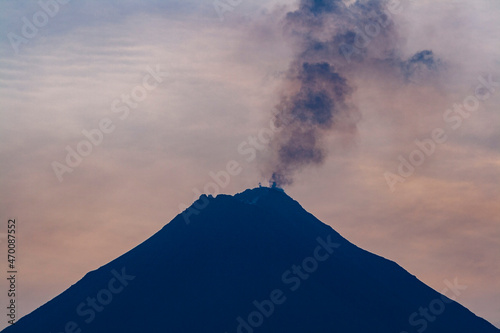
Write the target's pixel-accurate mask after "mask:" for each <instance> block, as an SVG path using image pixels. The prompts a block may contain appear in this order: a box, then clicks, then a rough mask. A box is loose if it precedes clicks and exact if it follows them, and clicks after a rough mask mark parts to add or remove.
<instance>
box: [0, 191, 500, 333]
mask: <svg viewBox="0 0 500 333" xmlns="http://www.w3.org/2000/svg"><path fill="white" fill-rule="evenodd" d="M198 201H199V202H198V209H197V212H198V214H191V215H190V219H189V224H187V223H186V220H185V218H184V217H185V216H183V213H181V214H179V215H177V216H176V217H175V218H174V219H173V220H172V221H171V222H170V223H168V224H166V225H165V226H164V227H163V228H162V229H161V230H159V231H158V232H157V233H155V234H154V235H153V236H151V237H150V238H149V239H147V240H146V241H144V242H143V243H141V244H139V245H138V246H136V247H134V248H133V249H131V250H130V251H128V252H126V253H125V254H123V255H122V256H120V257H118V258H116V259H115V260H113V261H111V262H110V263H108V264H106V265H104V266H102V267H100V268H98V269H97V270H94V271H91V272H89V273H87V274H86V275H85V276H84V277H83V278H82V279H81V280H80V281H78V282H77V283H75V284H74V285H72V286H71V287H70V288H68V289H67V290H66V291H65V292H63V293H61V294H60V295H58V296H56V297H55V298H54V299H52V300H51V301H49V302H48V303H46V304H45V305H43V306H41V307H40V308H38V309H37V310H35V311H34V312H32V313H31V314H29V315H27V316H25V317H23V318H21V319H20V320H19V322H18V323H17V324H16V325H15V326H12V327H9V328H7V329H5V330H4V331H2V332H7V333H15V332H28V331H30V332H32V331H33V330H34V329H36V330H35V331H36V332H52V333H56V332H57V333H60V332H65V333H66V332H69V333H79V332H80V331H78V330H81V332H95V333H99V332H109V331H110V330H111V331H125V332H142V331H148V332H165V331H169V332H195V331H197V332H198V331H201V332H228V333H229V332H245V333H248V332H253V331H255V332H280V331H287V332H332V331H333V330H334V331H336V332H350V333H353V332H354V333H357V332H365V331H366V330H371V331H375V332H396V333H399V332H408V333H410V332H417V331H418V329H423V328H424V326H425V331H426V332H430V333H433V332H440V333H443V332H454V333H456V332H464V333H465V332H470V331H474V332H484V333H489V332H500V330H498V329H496V328H494V327H493V326H492V325H491V324H489V323H487V322H486V321H485V320H484V319H481V318H479V317H477V316H475V315H474V314H472V313H471V312H470V311H469V310H467V309H466V308H464V307H462V306H461V305H459V304H458V303H456V302H454V301H452V300H450V299H449V298H447V297H445V296H441V295H440V294H439V293H437V292H436V291H434V290H433V289H431V288H429V287H428V286H426V285H425V284H423V283H422V282H420V281H419V280H418V279H417V278H416V277H415V276H414V275H411V274H410V273H408V272H407V271H406V270H404V269H403V268H402V267H400V266H399V265H398V264H397V263H395V262H393V261H390V260H387V259H385V258H383V257H380V256H377V255H375V254H372V253H370V252H368V251H365V250H363V249H361V248H359V247H357V246H356V245H354V244H352V243H350V242H349V241H348V240H346V239H345V238H343V237H342V236H341V235H340V234H338V233H337V232H336V231H335V230H333V228H331V227H330V226H328V225H326V224H324V223H323V222H321V221H320V220H318V219H317V218H315V217H314V216H313V215H312V214H310V213H308V212H307V211H306V210H305V209H304V208H303V207H302V206H301V205H300V204H299V203H298V202H297V201H295V200H293V199H292V198H290V197H289V196H288V195H286V194H285V193H284V192H282V191H281V190H278V189H273V188H256V189H249V190H246V191H244V192H242V193H239V194H236V195H234V196H229V195H218V196H217V197H215V198H214V197H209V196H201V197H200V198H199V199H198ZM207 202H208V204H206V205H205V206H204V207H203V208H202V209H199V207H202V205H200V204H201V203H207ZM195 204H196V202H195V203H194V204H193V206H192V207H195V206H194V205H195ZM188 209H189V208H188ZM322 244H336V245H338V246H337V247H334V246H333V245H330V247H328V245H326V247H325V246H323V245H322ZM318 249H319V250H318ZM321 249H322V250H321ZM330 250H331V253H330ZM316 254H317V256H316ZM326 254H328V258H327V259H326V260H324V261H320V258H325V257H326ZM309 258H311V259H309ZM314 260H315V261H316V263H314ZM313 268H314V269H313ZM307 269H308V270H307ZM306 275H307V278H306V277H305V276H306ZM132 277H133V278H132ZM122 287H123V288H122ZM294 288H295V289H294ZM118 290H120V291H119V292H114V291H118ZM276 290H279V291H281V293H282V294H281V297H277V295H278V293H274V296H275V297H274V298H273V297H272V296H273V294H272V292H273V291H276ZM109 295H111V299H109V297H108V296H109ZM106 297H108V298H106ZM284 298H285V301H283V299H284ZM89 299H90V301H89ZM271 299H275V300H278V302H280V301H283V302H282V303H280V304H277V303H272V304H274V305H273V306H274V308H273V312H272V314H271V315H269V317H267V316H266V315H265V314H266V313H265V311H260V317H262V320H260V317H259V316H258V315H256V314H255V313H257V312H259V310H258V307H257V306H256V305H255V304H259V305H262V304H264V305H268V307H267V309H268V310H269V309H270V305H269V304H271V303H269V300H271ZM108 301H109V302H108ZM266 301H268V302H267V303H266ZM432 302H434V303H432ZM104 303H106V304H104ZM82 304H83V305H82ZM429 304H435V305H436V304H437V305H440V304H443V306H444V307H445V308H444V310H443V311H442V313H440V314H439V315H438V316H437V315H434V314H433V312H431V313H430V315H429V317H426V315H424V314H420V311H419V310H420V308H422V307H423V306H426V307H429ZM94 305H97V306H94ZM435 305H434V306H435ZM101 308H102V309H101ZM437 309H438V308H435V310H437ZM78 310H80V311H78ZM264 310H265V306H264ZM428 311H429V310H428ZM268 312H270V310H269V311H268ZM414 313H417V316H414V320H413V322H410V318H411V316H412V315H413V314H414ZM252 314H253V316H254V317H251V316H252ZM428 314H429V313H428ZM256 316H257V317H256ZM433 317H435V318H433ZM252 318H254V319H255V318H257V319H259V320H258V321H253V322H252V321H251V319H252ZM426 318H433V319H432V320H431V319H426ZM261 321H262V322H261ZM251 323H253V324H257V323H258V325H255V326H254V325H252V324H251Z"/></svg>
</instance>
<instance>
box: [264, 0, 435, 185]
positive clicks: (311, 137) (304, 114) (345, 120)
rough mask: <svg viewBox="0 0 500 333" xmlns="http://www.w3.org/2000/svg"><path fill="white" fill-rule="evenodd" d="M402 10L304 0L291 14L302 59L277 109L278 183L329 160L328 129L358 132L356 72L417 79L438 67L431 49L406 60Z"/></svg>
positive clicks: (380, 1)
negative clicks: (399, 20) (398, 24)
mask: <svg viewBox="0 0 500 333" xmlns="http://www.w3.org/2000/svg"><path fill="white" fill-rule="evenodd" d="M398 10H401V8H397V7H395V6H394V4H392V3H390V2H389V1H384V0H366V1H361V0H358V1H356V2H355V3H353V4H351V5H346V4H345V3H344V2H343V1H342V0H301V1H300V4H299V8H298V10H296V11H293V12H289V13H287V15H286V17H285V19H284V34H285V38H287V40H290V41H291V42H292V45H293V47H294V50H295V57H294V59H293V61H292V62H291V64H290V66H289V69H288V73H287V76H286V80H285V82H284V85H283V94H282V97H281V100H280V102H279V103H278V105H277V106H276V109H275V113H274V118H275V123H276V125H277V126H279V127H280V129H281V130H280V131H279V133H278V134H277V135H276V136H275V137H274V139H273V141H272V142H271V151H272V153H273V156H272V159H271V160H272V165H271V172H270V178H271V179H270V180H271V182H274V183H276V184H277V185H279V186H284V185H289V184H291V183H292V182H293V176H294V174H295V173H296V172H297V171H300V170H301V169H302V168H304V167H307V166H310V165H320V164H322V163H323V162H324V161H325V158H326V155H327V147H325V142H324V141H325V140H324V138H325V135H326V134H327V133H329V132H332V131H337V132H339V133H348V134H354V133H355V132H356V128H357V123H358V122H359V120H360V119H361V116H360V115H361V114H362V110H358V109H357V107H356V105H355V104H354V103H353V101H352V98H351V97H352V94H353V92H354V90H355V87H353V86H352V83H351V81H352V80H351V79H352V77H353V76H354V75H356V73H359V72H360V71H364V70H376V69H378V70H382V71H384V72H390V73H391V75H394V79H401V80H402V81H403V82H407V83H411V82H415V80H422V79H423V78H425V76H426V73H427V72H432V71H435V70H436V68H437V67H438V65H439V61H437V60H435V59H434V55H433V53H432V51H429V50H424V51H421V52H418V53H416V54H415V55H414V56H412V57H410V58H409V59H407V60H403V59H402V58H401V56H400V51H399V50H398V45H399V44H400V38H399V36H398V34H397V31H396V28H395V24H394V22H393V19H392V18H393V16H394V15H397V12H398Z"/></svg>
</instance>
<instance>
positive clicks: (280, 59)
mask: <svg viewBox="0 0 500 333" xmlns="http://www.w3.org/2000/svg"><path fill="white" fill-rule="evenodd" d="M353 2H354V1H347V2H346V5H347V6H349V5H350V6H353ZM54 4H55V5H54ZM354 6H355V4H354ZM393 6H395V7H393V8H397V10H396V9H394V10H393V12H391V21H392V23H391V26H390V28H382V29H381V30H380V32H374V33H372V35H371V36H369V37H368V42H367V43H364V44H363V45H362V46H359V45H358V46H359V50H358V51H360V53H359V54H361V55H362V61H361V60H358V59H356V58H355V55H354V56H353V58H350V56H349V55H350V53H346V54H347V55H348V56H346V54H344V56H343V57H338V58H336V59H334V60H335V61H334V62H335V65H333V67H335V69H336V70H337V71H339V73H340V76H342V77H343V78H345V79H346V80H347V84H348V87H349V90H348V91H349V93H348V94H347V95H346V97H345V98H346V100H345V103H346V110H349V116H348V118H349V119H350V120H349V121H348V122H347V123H343V122H342V121H343V120H345V119H347V118H342V117H344V116H338V117H340V118H335V119H337V120H339V121H338V122H336V123H335V125H333V126H331V127H328V126H326V127H322V128H321V129H320V130H319V131H318V133H319V136H318V137H316V141H314V142H315V143H316V142H317V144H318V147H319V149H320V152H321V156H322V158H321V160H320V161H319V160H318V161H316V160H314V161H313V163H302V162H301V163H297V164H294V167H293V168H292V169H291V170H288V169H287V175H288V176H289V177H290V179H291V180H290V181H287V182H286V186H285V191H286V193H288V194H289V195H290V196H291V197H292V198H294V199H295V200H297V201H299V202H300V204H301V205H302V206H303V207H304V208H305V209H306V210H308V211H309V212H310V213H312V214H313V215H315V216H316V217H317V218H319V219H320V220H321V221H323V222H324V223H326V224H328V225H330V226H332V227H333V228H334V229H335V230H336V231H337V232H339V233H340V234H341V235H342V236H344V237H345V238H347V239H348V240H349V241H351V242H353V243H354V244H356V245H358V246H360V247H362V248H364V249H366V250H368V251H370V252H373V253H376V254H378V255H381V256H383V257H385V258H388V259H391V260H393V261H396V262H397V263H398V264H399V265H401V266H402V267H404V268H405V269H406V270H408V271H409V272H410V273H412V274H414V275H416V276H417V277H418V278H419V279H420V280H422V281H423V282H424V283H426V284H428V285H429V286H431V287H432V288H434V289H436V290H438V291H440V290H442V289H443V288H444V287H446V282H445V281H447V280H448V281H453V280H454V279H455V278H456V279H458V281H459V282H460V284H463V285H466V286H467V289H465V290H464V291H463V292H462V294H461V295H460V296H459V297H458V298H457V301H458V302H460V303H461V304H462V305H464V306H466V307H467V308H469V309H470V310H471V311H472V312H474V313H475V314H477V315H479V316H481V317H483V318H485V319H487V320H488V321H490V322H491V323H493V324H494V325H496V326H497V327H500V280H499V279H498V276H500V264H499V262H500V261H499V260H498V259H499V255H500V227H499V226H500V214H499V213H500V192H499V189H498V188H499V186H498V185H499V183H500V151H499V149H500V113H499V109H500V85H499V84H498V82H500V41H499V40H498V38H499V36H498V31H499V28H500V3H499V2H498V1H496V0H477V1H464V0H438V1H436V0H434V1H425V0H421V1H410V0H407V1H404V0H402V1H397V0H395V2H393ZM298 8H299V3H298V2H297V1H292V0H269V1H265V0H258V1H248V0H242V1H232V2H231V1H227V2H224V1H222V0H221V1H215V2H212V1H197V0H190V1H189V0H188V1H186V0H183V1H160V0H157V1H154V0H153V1H141V2H139V1H135V2H134V1H118V0H109V1H97V0H94V1H92V0H81V1H63V0H59V2H57V3H56V2H54V1H51V0H46V1H43V0H42V1H41V2H40V3H38V2H37V1H24V0H22V1H2V2H0V31H2V33H1V38H0V101H1V103H0V117H1V118H0V182H1V185H0V186H1V192H0V196H1V200H0V221H1V224H0V232H1V234H0V243H1V245H0V247H1V248H3V250H2V251H5V253H6V251H7V242H6V232H7V221H8V220H9V219H16V225H17V231H16V232H17V233H16V237H17V257H16V258H17V259H16V260H17V264H18V270H19V274H18V288H19V296H18V304H19V307H18V311H19V312H18V314H19V315H20V316H22V315H26V314H28V313H29V312H31V311H33V310H34V309H36V308H37V307H39V306H41V305H42V304H44V303H45V302H47V301H49V300H50V299H52V298H53V297H55V296H56V295H58V294H59V293H61V292H62V291H64V290H65V289H67V288H68V287H69V286H71V285H72V284H74V283H75V282H76V281H78V280H79V279H80V278H81V277H83V276H84V275H85V274H86V273H87V272H88V271H91V270H94V269H96V268H98V267H100V266H102V265H104V264H106V263H107V262H109V261H111V260H113V259H114V258H116V257H118V256H120V255H121V254H123V253H125V252H126V251H128V250H130V249H131V248H133V247H135V246H136V245H138V244H140V243H142V242H143V241H144V240H146V239H147V238H149V237H150V236H151V235H153V234H154V233H155V232H157V231H158V230H159V229H161V228H162V227H163V226H164V225H165V224H166V223H168V222H169V221H170V220H171V219H172V218H173V217H175V216H176V215H177V214H178V213H179V212H180V211H181V210H182V209H183V208H185V207H187V206H189V205H190V204H191V203H192V202H193V201H194V199H195V198H197V197H198V196H199V194H200V193H204V192H210V193H211V194H217V193H228V194H235V193H239V192H242V191H244V190H245V189H246V188H252V187H255V186H257V185H258V183H259V182H263V183H267V181H268V180H269V179H270V178H269V177H270V172H272V171H273V170H275V168H276V166H277V165H278V166H282V165H283V164H282V162H283V159H280V160H279V162H276V161H277V159H279V158H281V155H279V156H278V157H277V152H279V151H282V150H280V147H283V142H285V141H286V140H285V139H286V138H287V137H286V135H290V132H288V131H287V129H286V128H285V130H284V131H277V130H276V126H275V125H276V120H277V119H278V120H279V119H280V118H279V116H277V115H279V114H280V113H279V112H277V110H280V107H279V105H283V104H280V103H283V101H287V100H288V99H287V97H289V98H291V99H292V100H293V96H297V95H294V94H297V92H298V91H301V90H300V87H301V84H304V82H305V81H302V82H297V77H299V78H300V74H297V72H296V71H297V68H300V66H299V67H297V66H296V64H297V63H298V62H299V63H300V62H301V61H303V59H305V58H304V57H306V56H304V54H306V52H305V51H309V50H310V49H311V48H310V47H309V46H307V43H306V42H307V41H309V40H308V39H305V37H304V36H308V38H309V36H311V35H313V36H314V38H317V39H321V38H323V37H324V36H323V35H322V34H323V33H324V31H323V30H322V29H317V30H307V29H310V26H308V25H307V24H305V23H304V25H300V24H302V23H303V22H306V21H300V22H302V23H300V22H299V23H297V25H294V24H295V23H293V22H292V21H291V19H290V15H288V16H287V13H290V12H296V13H297V10H298ZM348 8H349V7H348ZM297 17H299V18H300V15H299V16H297ZM291 22H292V23H291ZM35 23H36V25H35ZM323 23H324V27H326V28H325V29H326V30H327V31H334V32H336V31H338V30H339V29H341V28H342V22H341V23H338V22H337V21H335V20H333V21H327V20H325V22H323ZM295 28H297V29H298V30H297V31H295V30H294V29H295ZM301 29H306V30H301ZM304 31H305V33H304ZM388 41H390V43H389V42H388ZM388 43H389V44H388ZM388 50H390V51H391V52H392V51H394V52H392V53H390V52H388ZM424 50H427V51H431V52H432V53H425V54H432V57H431V59H432V66H427V65H426V63H425V62H423V61H421V62H418V61H416V62H415V64H416V65H415V66H417V67H411V70H410V72H411V75H409V74H408V68H410V67H408V66H410V65H412V66H413V64H414V63H413V62H411V59H416V58H412V57H414V56H415V55H417V54H419V52H421V51H424ZM351 51H352V50H351ZM389 53H390V55H391V56H390V57H389V56H387V55H388V54H389ZM309 56H310V55H308V56H307V57H309ZM312 57H313V58H314V57H323V55H321V56H319V55H318V54H314V55H313V56H312ZM307 59H309V60H308V61H310V58H307ZM426 59H427V58H426ZM403 65H404V66H406V67H404V66H403ZM415 68H416V69H415ZM404 69H406V71H405V70H404ZM299 71H300V69H299ZM294 75H295V76H294ZM290 96H292V97H290ZM277 105H278V107H277ZM281 110H283V109H281ZM341 115H343V113H342V114H341ZM346 117H347V116H346ZM353 119H354V120H353ZM345 124H348V125H349V126H344V125H345ZM287 133H288V134H287ZM284 138H285V139H284ZM284 140H285V141H284ZM287 142H288V141H287ZM235 163H236V164H235ZM235 165H237V166H238V167H237V168H236V169H237V170H238V172H233V173H234V175H231V177H230V179H229V180H228V181H227V182H226V181H224V177H222V176H221V174H224V173H225V172H226V170H227V169H228V168H229V169H234V167H235ZM273 168H274V169H273ZM233 171H234V170H233ZM221 177H222V178H221ZM214 178H218V182H217V181H216V180H214ZM0 265H1V266H2V267H5V268H6V262H4V263H2V264H0ZM2 270H4V269H2ZM5 270H6V269H5ZM1 281H2V282H1V283H0V288H1V289H0V290H4V291H5V290H7V284H6V280H5V279H2V280H1ZM0 293H1V294H2V295H4V294H5V292H2V291H0ZM7 301H8V300H7V297H5V296H2V297H0V306H1V307H2V308H4V305H6V304H7ZM0 323H1V325H2V327H4V324H5V322H4V321H1V322H0Z"/></svg>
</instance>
